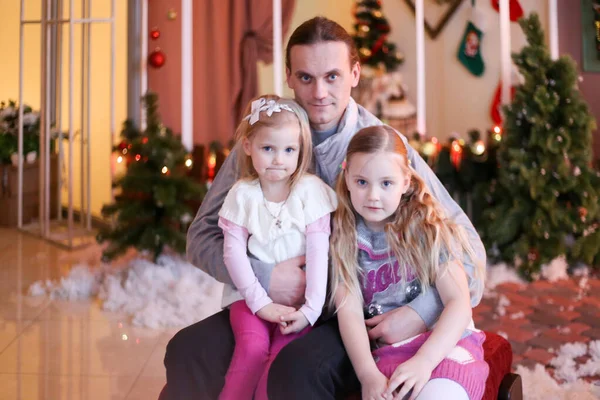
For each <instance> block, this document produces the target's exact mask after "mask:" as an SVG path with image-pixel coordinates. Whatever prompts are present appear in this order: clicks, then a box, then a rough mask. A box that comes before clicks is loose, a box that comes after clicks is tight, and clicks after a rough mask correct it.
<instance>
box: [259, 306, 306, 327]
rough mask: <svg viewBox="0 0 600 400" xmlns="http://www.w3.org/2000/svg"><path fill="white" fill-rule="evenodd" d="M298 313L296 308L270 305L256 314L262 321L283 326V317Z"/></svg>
mask: <svg viewBox="0 0 600 400" xmlns="http://www.w3.org/2000/svg"><path fill="white" fill-rule="evenodd" d="M294 311H296V309H295V308H294V307H288V306H284V305H281V304H277V303H270V304H267V305H266V306H264V307H263V308H261V309H260V310H258V311H257V312H256V315H258V316H259V317H260V319H262V320H265V321H268V322H273V323H274V324H280V325H281V316H283V315H287V314H290V313H293V312H294Z"/></svg>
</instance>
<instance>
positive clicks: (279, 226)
mask: <svg viewBox="0 0 600 400" xmlns="http://www.w3.org/2000/svg"><path fill="white" fill-rule="evenodd" d="M288 198H289V195H288V197H286V198H285V200H284V201H283V203H281V207H280V208H279V212H278V213H277V215H275V214H273V213H272V212H271V209H270V208H269V205H268V204H267V199H266V198H265V196H264V195H263V203H264V204H265V208H266V209H267V212H268V213H269V215H271V217H273V219H274V220H275V226H277V228H279V229H281V218H279V217H280V216H281V211H283V206H285V203H286V202H287V199H288Z"/></svg>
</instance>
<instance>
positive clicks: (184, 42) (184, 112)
mask: <svg viewBox="0 0 600 400" xmlns="http://www.w3.org/2000/svg"><path fill="white" fill-rule="evenodd" d="M192 39H193V38H192V0H181V142H182V143H183V147H185V148H186V150H187V151H192V148H193V147H194V121H193V119H192V110H193V96H192V95H193V93H194V91H193V78H192V67H193V63H194V57H193V40H192Z"/></svg>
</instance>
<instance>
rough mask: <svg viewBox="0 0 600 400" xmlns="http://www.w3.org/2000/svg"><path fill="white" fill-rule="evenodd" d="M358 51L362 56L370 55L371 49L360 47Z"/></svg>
mask: <svg viewBox="0 0 600 400" xmlns="http://www.w3.org/2000/svg"><path fill="white" fill-rule="evenodd" d="M358 52H359V53H360V55H361V56H363V57H364V58H368V57H371V50H369V49H367V48H366V47H361V49H360V50H359V51H358Z"/></svg>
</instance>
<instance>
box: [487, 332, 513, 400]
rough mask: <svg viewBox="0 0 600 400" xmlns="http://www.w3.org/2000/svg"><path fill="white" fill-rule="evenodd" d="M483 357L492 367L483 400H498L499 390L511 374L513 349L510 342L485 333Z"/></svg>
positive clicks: (498, 336)
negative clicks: (506, 377) (505, 378)
mask: <svg viewBox="0 0 600 400" xmlns="http://www.w3.org/2000/svg"><path fill="white" fill-rule="evenodd" d="M485 336H486V339H485V342H484V343H483V357H484V359H485V362H487V363H488V365H489V366H490V375H489V376H488V379H487V382H486V383H485V392H484V394H483V400H496V399H497V398H498V389H499V388H500V382H502V379H503V378H504V376H505V375H506V374H508V373H510V368H511V365H512V357H513V354H512V347H511V345H510V343H509V342H508V340H506V339H504V338H503V337H502V336H500V335H496V334H495V333H491V332H485Z"/></svg>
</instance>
